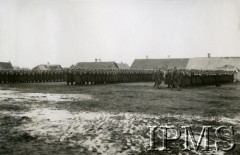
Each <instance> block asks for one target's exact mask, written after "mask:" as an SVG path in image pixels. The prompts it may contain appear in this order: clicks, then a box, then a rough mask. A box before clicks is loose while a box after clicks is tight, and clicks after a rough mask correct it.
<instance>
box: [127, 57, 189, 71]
mask: <svg viewBox="0 0 240 155" xmlns="http://www.w3.org/2000/svg"><path fill="white" fill-rule="evenodd" d="M188 61H189V59H188V58H183V59H181V58H175V59H135V60H134V62H133V63H132V65H131V69H156V68H162V69H165V70H167V69H170V68H174V67H178V68H181V69H185V68H186V67H187V64H188Z"/></svg>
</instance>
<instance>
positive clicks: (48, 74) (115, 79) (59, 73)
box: [0, 68, 234, 89]
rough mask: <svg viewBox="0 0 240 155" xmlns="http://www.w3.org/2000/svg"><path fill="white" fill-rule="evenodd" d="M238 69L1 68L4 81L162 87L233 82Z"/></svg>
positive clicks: (0, 79)
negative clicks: (162, 85)
mask: <svg viewBox="0 0 240 155" xmlns="http://www.w3.org/2000/svg"><path fill="white" fill-rule="evenodd" d="M233 80H234V72H226V71H201V70H182V69H177V68H174V69H169V70H167V71H164V70H161V69H156V70H135V69H65V70H55V71H33V70H32V71H31V70H0V84H1V83H37V82H60V81H66V82H67V84H68V85H74V84H76V85H96V84H107V83H128V82H150V81H154V82H155V84H154V87H156V88H158V87H159V86H160V84H161V83H162V82H163V81H164V83H165V84H166V85H168V87H170V88H173V87H176V88H178V89H180V87H189V86H199V85H213V84H216V85H218V84H221V83H232V82H233Z"/></svg>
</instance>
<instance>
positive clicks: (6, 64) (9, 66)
mask: <svg viewBox="0 0 240 155" xmlns="http://www.w3.org/2000/svg"><path fill="white" fill-rule="evenodd" d="M2 69H13V66H12V64H11V62H0V70H2Z"/></svg>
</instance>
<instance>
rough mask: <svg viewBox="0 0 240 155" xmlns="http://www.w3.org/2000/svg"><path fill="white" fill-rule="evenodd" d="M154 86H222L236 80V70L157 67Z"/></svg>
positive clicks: (178, 87)
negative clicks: (164, 68) (162, 68)
mask: <svg viewBox="0 0 240 155" xmlns="http://www.w3.org/2000/svg"><path fill="white" fill-rule="evenodd" d="M153 80H154V82H155V84H154V87H156V88H159V86H160V84H161V83H162V82H163V81H164V84H166V85H167V86H168V88H171V89H173V88H177V89H178V90H180V89H181V88H182V87H190V86H191V87H194V86H204V85H216V86H221V84H223V83H232V82H233V81H234V72H230V71H220V70H211V71H210V70H204V71H203V70H186V69H177V68H176V67H175V68H174V69H168V70H167V71H163V70H161V68H160V69H156V70H155V72H154V75H153Z"/></svg>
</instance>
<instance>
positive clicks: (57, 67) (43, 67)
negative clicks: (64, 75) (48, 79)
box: [32, 64, 63, 70]
mask: <svg viewBox="0 0 240 155" xmlns="http://www.w3.org/2000/svg"><path fill="white" fill-rule="evenodd" d="M62 69H63V68H62V66H61V65H48V64H47V65H46V64H42V65H37V66H36V67H34V68H33V69H32V70H62Z"/></svg>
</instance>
